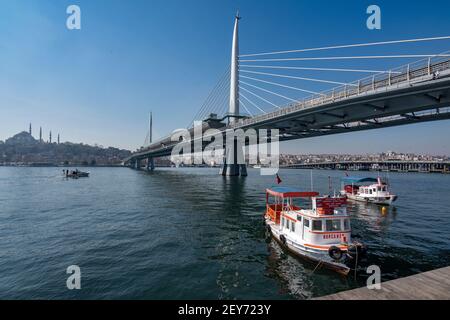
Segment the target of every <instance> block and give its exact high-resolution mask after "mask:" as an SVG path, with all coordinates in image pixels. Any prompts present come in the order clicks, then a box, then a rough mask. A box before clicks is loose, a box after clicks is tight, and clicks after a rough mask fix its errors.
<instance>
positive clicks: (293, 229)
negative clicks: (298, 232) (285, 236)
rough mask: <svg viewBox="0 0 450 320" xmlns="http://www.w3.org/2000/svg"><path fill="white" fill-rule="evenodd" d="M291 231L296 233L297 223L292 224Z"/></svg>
mask: <svg viewBox="0 0 450 320" xmlns="http://www.w3.org/2000/svg"><path fill="white" fill-rule="evenodd" d="M291 231H292V232H295V223H294V222H291Z"/></svg>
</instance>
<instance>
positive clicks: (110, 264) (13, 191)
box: [0, 167, 450, 299]
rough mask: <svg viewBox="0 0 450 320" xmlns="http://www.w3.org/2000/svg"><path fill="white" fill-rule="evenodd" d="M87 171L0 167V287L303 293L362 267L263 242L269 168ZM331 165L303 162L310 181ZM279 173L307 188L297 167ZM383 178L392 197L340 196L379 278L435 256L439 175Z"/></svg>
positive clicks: (440, 238) (449, 229)
mask: <svg viewBox="0 0 450 320" xmlns="http://www.w3.org/2000/svg"><path fill="white" fill-rule="evenodd" d="M89 171H91V175H92V176H91V177H90V178H88V179H78V180H68V181H67V180H66V179H62V178H61V176H60V172H59V170H58V169H54V168H5V167H0V186H1V187H0V202H1V208H2V209H1V211H0V240H1V243H2V250H0V275H1V276H0V298H11V299H15V298H50V299H52V298H68V299H71V298H84V299H94V298H95V299H105V298H139V299H168V298H172V299H216V298H220V299H269V298H270V299H291V298H295V299H305V298H310V297H316V296H321V295H324V294H329V293H334V292H337V291H340V290H346V289H350V288H354V287H357V286H362V285H364V283H365V279H366V278H367V275H366V274H365V273H364V272H360V273H359V274H358V276H357V277H356V279H355V278H354V277H353V275H352V276H350V277H348V278H343V277H341V276H339V275H337V274H334V273H333V272H331V271H327V270H320V269H319V270H315V267H316V266H315V265H314V264H308V263H305V262H304V261H302V260H300V259H297V258H294V257H292V256H290V255H288V254H286V253H285V252H283V250H281V249H280V247H279V246H278V244H277V243H275V242H274V241H271V242H269V243H268V242H266V238H265V228H264V226H263V214H264V210H265V189H266V188H267V187H270V186H272V185H273V184H274V183H275V179H274V177H267V176H260V175H259V171H258V170H252V169H250V170H249V176H248V177H246V178H224V177H222V176H219V175H218V174H217V170H216V169H206V168H202V169H157V170H156V171H155V172H152V173H148V172H143V171H141V172H137V171H133V170H129V169H120V168H115V169H114V168H92V169H89ZM341 175H342V172H334V171H316V172H314V185H315V186H316V189H317V191H319V192H321V193H326V192H328V177H329V176H331V177H332V179H333V181H336V182H337V181H338V180H339V178H340V177H341ZM280 176H281V178H282V180H283V185H290V186H294V187H299V188H302V189H305V190H309V189H310V185H311V182H310V172H309V171H301V170H281V172H280ZM390 180H391V183H392V185H393V188H394V190H393V191H394V192H395V193H397V194H398V195H399V200H398V202H397V203H396V204H395V206H393V207H389V208H387V209H386V210H385V211H383V210H382V209H381V207H379V206H375V205H371V204H369V205H367V204H364V203H357V202H349V204H348V206H349V211H350V213H351V215H352V218H353V220H352V225H353V230H354V234H355V235H357V236H359V237H360V239H359V240H360V241H362V242H364V243H366V244H367V245H368V247H369V252H368V257H367V261H366V263H367V264H377V265H379V266H380V267H381V270H382V277H383V280H388V279H392V278H396V277H400V276H407V275H410V274H413V273H416V272H420V271H426V270H431V269H435V268H438V267H443V266H447V265H448V264H449V262H450V250H449V248H450V239H449V238H450V237H449V236H448V235H449V234H450V226H449V224H448V214H449V209H448V208H449V206H450V198H449V197H448V185H449V182H450V176H448V175H447V176H445V175H423V174H393V175H391V177H390ZM335 184H336V186H335V187H336V188H337V187H338V186H337V183H335ZM430 185H432V186H433V188H432V189H430V188H428V187H426V186H430ZM72 264H77V265H79V266H80V267H81V269H82V275H83V277H82V288H83V289H82V290H81V291H78V292H73V291H69V290H66V289H65V281H66V274H65V270H66V268H67V266H69V265H72Z"/></svg>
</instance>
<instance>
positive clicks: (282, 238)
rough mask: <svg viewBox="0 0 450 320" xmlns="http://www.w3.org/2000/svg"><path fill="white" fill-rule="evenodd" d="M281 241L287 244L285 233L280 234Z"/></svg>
mask: <svg viewBox="0 0 450 320" xmlns="http://www.w3.org/2000/svg"><path fill="white" fill-rule="evenodd" d="M280 241H281V243H282V244H283V245H286V237H285V236H284V235H281V236H280Z"/></svg>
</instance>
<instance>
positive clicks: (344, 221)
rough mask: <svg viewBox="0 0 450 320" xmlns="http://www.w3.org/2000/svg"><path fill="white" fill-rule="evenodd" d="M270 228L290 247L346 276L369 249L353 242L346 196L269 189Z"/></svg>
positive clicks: (297, 252)
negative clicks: (322, 195) (323, 195)
mask: <svg viewBox="0 0 450 320" xmlns="http://www.w3.org/2000/svg"><path fill="white" fill-rule="evenodd" d="M265 222H266V225H267V231H268V232H269V233H270V235H271V236H272V237H273V238H274V239H275V240H277V241H278V242H279V243H280V244H281V245H282V246H283V247H285V248H286V249H287V250H289V251H290V252H292V253H293V254H295V255H296V256H299V257H301V258H305V259H306V260H309V261H312V262H316V263H317V268H318V267H325V268H327V269H331V270H334V271H337V272H339V273H341V274H344V275H347V274H348V273H349V272H350V270H351V268H352V267H355V266H356V264H357V262H358V258H359V257H362V255H363V254H364V253H365V252H366V247H365V246H364V245H362V244H361V243H357V242H352V239H351V225H350V216H349V215H348V214H347V208H346V198H345V197H329V196H325V197H320V196H319V194H318V193H317V192H302V191H300V190H297V189H294V188H289V187H274V188H271V189H267V190H266V214H265Z"/></svg>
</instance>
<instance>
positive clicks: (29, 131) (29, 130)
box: [28, 122, 31, 135]
mask: <svg viewBox="0 0 450 320" xmlns="http://www.w3.org/2000/svg"><path fill="white" fill-rule="evenodd" d="M28 133H29V134H30V135H31V122H30V128H29V129H28Z"/></svg>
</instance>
